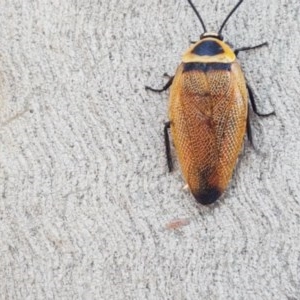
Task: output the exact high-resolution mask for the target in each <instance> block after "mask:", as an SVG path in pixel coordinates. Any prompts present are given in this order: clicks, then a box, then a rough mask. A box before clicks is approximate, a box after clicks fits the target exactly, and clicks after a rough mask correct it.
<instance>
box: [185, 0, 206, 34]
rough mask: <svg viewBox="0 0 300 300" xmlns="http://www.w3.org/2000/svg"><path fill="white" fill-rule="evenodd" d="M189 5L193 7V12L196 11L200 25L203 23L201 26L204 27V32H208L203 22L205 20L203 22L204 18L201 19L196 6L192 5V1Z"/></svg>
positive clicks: (189, 1) (189, 0)
mask: <svg viewBox="0 0 300 300" xmlns="http://www.w3.org/2000/svg"><path fill="white" fill-rule="evenodd" d="M188 3H189V4H190V6H191V7H192V9H193V11H194V12H195V14H196V15H197V17H198V19H199V21H200V23H201V25H202V27H203V30H204V32H206V27H205V25H204V22H203V20H202V18H201V16H200V14H199V12H198V11H197V9H196V7H195V5H194V4H193V3H192V1H191V0H188Z"/></svg>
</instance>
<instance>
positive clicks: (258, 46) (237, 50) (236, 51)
mask: <svg viewBox="0 0 300 300" xmlns="http://www.w3.org/2000/svg"><path fill="white" fill-rule="evenodd" d="M263 46H268V42H265V43H262V44H259V45H256V46H252V47H241V48H238V49H235V50H234V54H235V55H236V56H238V54H239V52H241V51H247V50H252V49H257V48H261V47H263Z"/></svg>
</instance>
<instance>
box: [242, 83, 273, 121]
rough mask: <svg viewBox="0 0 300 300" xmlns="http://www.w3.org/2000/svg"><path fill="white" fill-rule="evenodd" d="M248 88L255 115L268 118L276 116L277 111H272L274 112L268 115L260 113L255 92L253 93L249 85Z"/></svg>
mask: <svg viewBox="0 0 300 300" xmlns="http://www.w3.org/2000/svg"><path fill="white" fill-rule="evenodd" d="M246 86H247V90H248V94H249V98H250V102H251V106H252V109H253V111H254V112H255V114H257V115H258V116H260V117H268V116H271V115H275V111H272V112H270V113H268V114H262V113H259V112H258V111H257V106H256V103H255V100H254V96H253V91H252V89H251V87H250V86H249V84H248V83H247V84H246Z"/></svg>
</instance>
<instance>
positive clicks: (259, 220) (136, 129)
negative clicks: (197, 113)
mask: <svg viewBox="0 0 300 300" xmlns="http://www.w3.org/2000/svg"><path fill="white" fill-rule="evenodd" d="M235 3H236V1H234V0H225V1H217V0H210V1H201V0H197V1H195V4H196V6H197V7H198V8H199V10H200V11H201V13H202V15H203V18H204V20H205V22H206V23H207V26H208V28H209V29H216V28H217V27H218V26H219V25H220V24H221V22H222V20H223V19H224V17H225V15H226V14H227V13H228V12H229V10H230V9H231V8H232V7H233V5H234V4H235ZM299 15H300V4H299V0H278V1H254V0H247V1H245V3H243V5H242V6H241V7H240V9H239V10H238V12H237V13H236V14H235V16H234V17H232V19H231V20H230V22H229V23H228V26H227V27H226V28H225V30H224V35H225V37H226V38H227V40H229V41H230V42H231V43H233V44H234V45H236V46H237V47H241V46H247V45H253V44H257V43H260V42H263V41H265V40H268V41H269V44H270V45H269V48H264V49H260V50H257V51H252V52H251V53H250V52H248V53H241V55H240V59H241V61H242V65H243V67H244V70H245V73H246V74H247V77H248V79H249V81H250V83H251V84H252V86H253V87H254V88H255V91H256V95H257V102H258V104H259V108H260V110H261V111H265V112H268V111H270V110H271V109H272V108H273V107H274V109H275V110H276V113H277V116H276V117H270V118H267V119H259V118H258V117H256V116H253V118H252V124H253V130H254V139H255V143H256V145H257V148H258V149H259V151H258V152H255V151H253V150H252V149H250V148H249V147H248V146H249V145H248V143H246V146H247V147H245V150H244V151H243V154H242V157H241V159H240V161H239V164H238V167H237V170H236V172H235V175H234V177H233V179H232V182H231V185H230V187H229V189H228V191H227V192H226V193H225V195H224V197H223V198H222V200H221V201H219V202H218V204H216V205H214V206H213V207H211V208H207V207H197V205H196V204H195V202H194V200H193V198H192V197H191V195H190V194H189V192H188V191H183V190H182V187H183V185H184V182H183V180H182V177H181V175H180V171H179V169H178V165H177V166H176V170H175V172H174V173H173V174H168V172H167V166H166V161H165V155H164V145H163V134H162V126H163V122H164V121H166V120H167V117H166V116H167V98H168V93H164V94H161V95H158V94H154V93H150V92H146V91H145V90H144V85H145V84H150V85H152V86H161V85H162V84H163V82H164V81H165V80H166V79H164V78H163V77H162V74H163V73H164V72H168V73H170V74H172V73H174V71H175V69H176V66H177V65H178V63H179V62H180V55H181V53H182V52H183V51H185V49H186V48H187V47H188V44H189V43H188V41H189V39H191V40H195V39H197V37H198V36H199V34H200V33H201V31H202V30H201V27H200V25H199V23H198V20H197V19H196V17H195V15H194V13H193V12H192V10H191V9H190V7H189V6H188V4H187V2H186V1H175V0H168V1H160V0H149V1H135V2H133V1H130V0H126V1H118V0H112V1H108V0H102V1H101V0H89V1H84V0H77V1H76V0H73V1H71V0H67V1H58V0H52V1H50V0H48V1H43V0H36V1H29V0H25V1H20V0H1V2H0V21H1V26H0V76H1V89H0V96H1V111H0V122H1V128H0V150H1V151H0V178H1V184H0V195H1V201H0V254H1V255H0V278H1V280H0V299H290V300H291V299H299V297H300V277H299V276H300V252H299V251H300V192H299V184H300V166H299V163H300V157H299V153H300V137H299V127H300V99H299V97H300V96H299V95H300V84H299V82H300V75H299V73H300V69H299V61H300V51H299V49H300V33H299V32H300V18H299ZM177 218H186V219H188V220H189V221H190V224H189V225H187V226H184V227H182V228H181V229H179V230H177V231H170V230H167V229H166V228H165V226H166V224H168V223H169V222H171V221H172V220H174V219H177Z"/></svg>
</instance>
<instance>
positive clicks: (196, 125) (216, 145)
mask: <svg viewBox="0 0 300 300" xmlns="http://www.w3.org/2000/svg"><path fill="white" fill-rule="evenodd" d="M247 113H248V99H247V91H246V84H245V79H244V76H243V73H242V71H241V68H240V66H239V64H238V63H237V62H236V61H235V62H234V63H232V64H231V69H230V70H209V71H201V70H189V71H187V72H184V64H181V65H180V66H179V68H178V70H177V72H176V75H175V78H174V81H173V84H172V86H171V94H170V107H169V118H170V121H171V134H172V138H173V141H174V145H175V149H176V152H177V155H178V158H179V163H180V165H181V169H182V172H183V176H184V178H185V180H186V182H187V183H188V185H189V187H190V189H191V192H192V193H193V195H194V197H195V198H196V200H197V201H198V202H200V203H202V204H209V203H212V202H214V201H215V200H216V199H217V198H218V197H219V196H220V195H221V194H222V192H223V191H224V190H225V188H226V187H227V185H228V182H229V180H230V179H231V176H232V172H233V169H234V167H235V164H236V161H237V158H238V155H239V153H240V151H241V147H242V144H243V138H244V135H245V131H246V121H247Z"/></svg>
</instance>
